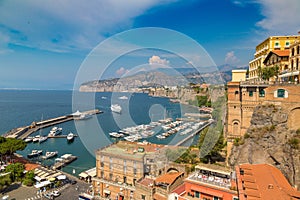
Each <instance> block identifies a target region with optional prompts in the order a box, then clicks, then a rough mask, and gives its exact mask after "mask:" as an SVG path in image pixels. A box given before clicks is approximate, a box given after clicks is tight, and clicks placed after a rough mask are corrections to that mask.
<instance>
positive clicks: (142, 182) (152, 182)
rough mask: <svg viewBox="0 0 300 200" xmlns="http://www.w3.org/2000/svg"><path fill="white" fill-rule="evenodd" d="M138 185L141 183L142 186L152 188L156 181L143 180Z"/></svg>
mask: <svg viewBox="0 0 300 200" xmlns="http://www.w3.org/2000/svg"><path fill="white" fill-rule="evenodd" d="M138 183H140V184H142V185H145V186H147V187H148V186H151V184H152V186H153V184H154V180H153V179H151V178H143V179H142V180H140V181H139V182H138Z"/></svg>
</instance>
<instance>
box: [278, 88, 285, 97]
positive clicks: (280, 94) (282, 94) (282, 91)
mask: <svg viewBox="0 0 300 200" xmlns="http://www.w3.org/2000/svg"><path fill="white" fill-rule="evenodd" d="M284 94H285V90H284V89H278V90H277V97H278V98H284Z"/></svg>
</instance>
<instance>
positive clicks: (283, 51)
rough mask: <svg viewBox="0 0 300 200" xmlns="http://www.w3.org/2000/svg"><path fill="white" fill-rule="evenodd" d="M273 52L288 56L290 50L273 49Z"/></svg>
mask: <svg viewBox="0 0 300 200" xmlns="http://www.w3.org/2000/svg"><path fill="white" fill-rule="evenodd" d="M272 52H273V53H275V54H276V55H278V56H289V55H290V50H289V49H288V50H273V51H272Z"/></svg>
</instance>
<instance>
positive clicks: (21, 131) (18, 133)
mask: <svg viewBox="0 0 300 200" xmlns="http://www.w3.org/2000/svg"><path fill="white" fill-rule="evenodd" d="M99 113H103V112H102V111H100V110H98V109H95V110H90V111H86V112H83V114H86V115H96V114H99ZM71 120H74V115H72V114H70V115H65V116H61V117H56V118H52V119H47V120H44V121H40V122H32V124H31V125H29V126H25V127H20V128H15V129H12V130H10V131H8V132H7V133H5V134H3V136H4V137H7V138H18V139H25V138H27V137H28V136H30V135H31V134H33V133H34V132H36V131H38V130H40V129H43V128H46V127H49V126H54V125H57V124H61V123H64V122H67V121H71ZM51 137H53V136H52V135H51Z"/></svg>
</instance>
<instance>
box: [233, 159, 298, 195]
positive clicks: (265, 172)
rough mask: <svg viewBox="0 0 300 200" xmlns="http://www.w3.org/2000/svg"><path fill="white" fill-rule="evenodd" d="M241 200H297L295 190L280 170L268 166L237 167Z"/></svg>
mask: <svg viewBox="0 0 300 200" xmlns="http://www.w3.org/2000/svg"><path fill="white" fill-rule="evenodd" d="M236 174H237V188H238V193H239V200H252V199H253V200H254V199H255V200H260V199H261V200H265V199H272V200H282V199H289V200H296V199H300V192H299V191H297V190H295V189H294V188H293V187H291V185H290V184H289V182H288V181H287V179H286V178H285V177H284V175H283V174H282V173H281V172H280V170H279V169H277V168H276V167H274V166H272V165H268V164H256V165H251V164H242V165H239V166H237V167H236Z"/></svg>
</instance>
